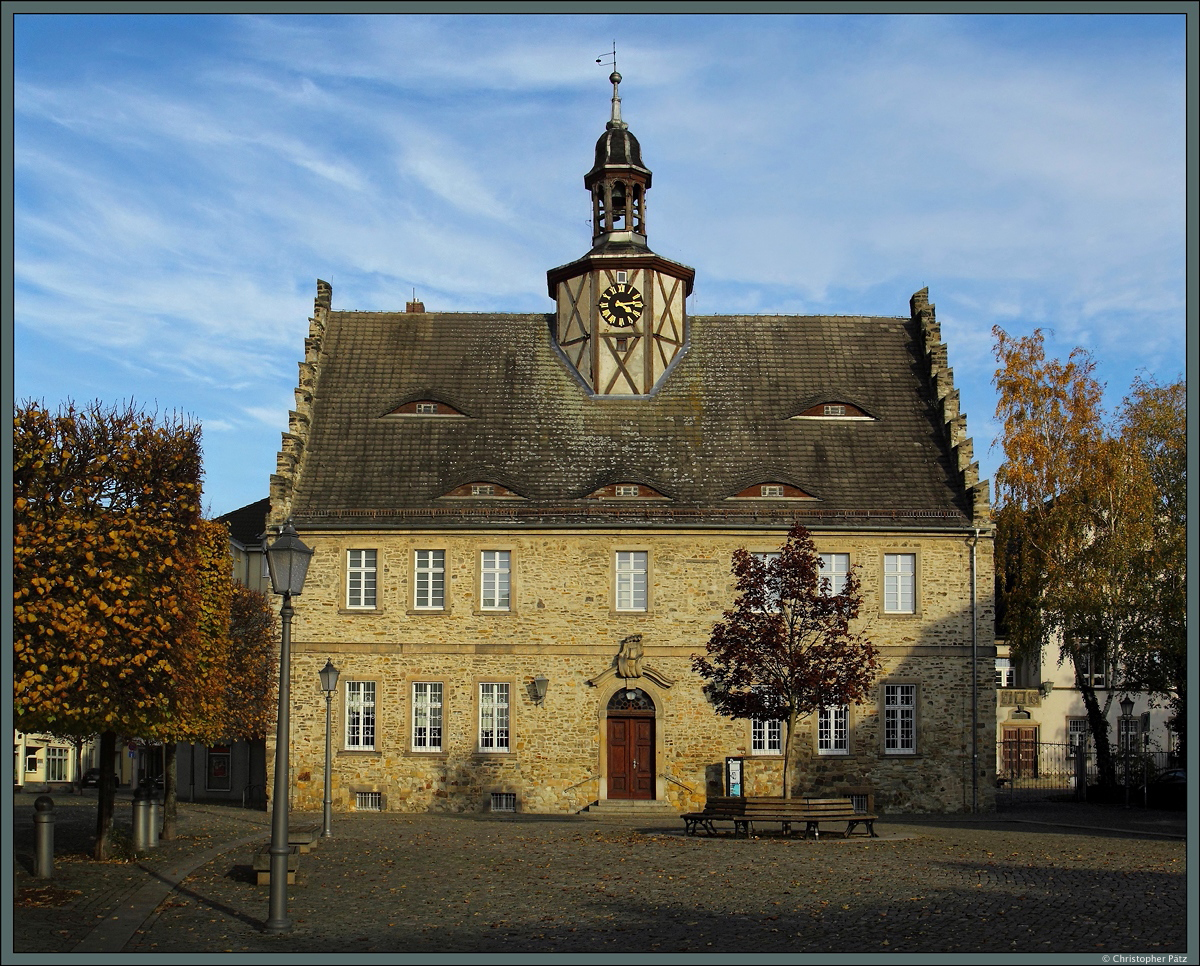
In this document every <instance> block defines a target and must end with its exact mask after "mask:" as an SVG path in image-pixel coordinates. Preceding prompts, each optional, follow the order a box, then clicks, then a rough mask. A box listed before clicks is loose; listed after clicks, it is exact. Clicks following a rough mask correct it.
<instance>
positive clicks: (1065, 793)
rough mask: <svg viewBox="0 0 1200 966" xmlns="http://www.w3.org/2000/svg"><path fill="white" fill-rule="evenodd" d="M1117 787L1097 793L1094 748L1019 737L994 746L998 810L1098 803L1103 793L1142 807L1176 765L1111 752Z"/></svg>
mask: <svg viewBox="0 0 1200 966" xmlns="http://www.w3.org/2000/svg"><path fill="white" fill-rule="evenodd" d="M1112 759H1113V768H1114V772H1115V780H1116V784H1115V786H1110V787H1109V789H1108V790H1106V792H1103V793H1102V792H1101V789H1100V786H1101V781H1100V769H1099V767H1098V765H1097V762H1096V752H1095V749H1093V748H1090V747H1087V748H1084V747H1081V746H1079V745H1076V744H1057V743H1054V742H1044V741H1035V740H1022V739H1020V738H1012V739H1004V740H1001V741H999V742H997V744H996V801H997V804H999V805H1005V804H1017V803H1020V802H1026V801H1037V800H1065V799H1069V800H1073V801H1080V802H1082V801H1089V800H1090V801H1096V800H1099V799H1100V798H1101V797H1102V795H1103V794H1110V795H1111V794H1116V795H1117V796H1119V797H1120V798H1121V799H1124V797H1125V790H1126V788H1128V791H1129V800H1130V802H1131V803H1132V804H1145V803H1146V801H1147V797H1148V796H1147V792H1148V789H1149V787H1150V785H1151V783H1152V782H1153V781H1154V779H1155V778H1156V777H1157V776H1158V775H1160V774H1162V773H1163V772H1164V771H1165V770H1167V769H1168V768H1175V767H1179V766H1180V762H1179V761H1177V760H1176V756H1175V755H1173V754H1172V753H1170V752H1166V751H1130V752H1129V754H1128V755H1126V754H1125V753H1124V751H1122V750H1121V749H1118V748H1115V747H1114V749H1113V753H1112Z"/></svg>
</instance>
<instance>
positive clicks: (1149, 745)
mask: <svg viewBox="0 0 1200 966" xmlns="http://www.w3.org/2000/svg"><path fill="white" fill-rule="evenodd" d="M1057 658H1058V655H1057V654H1054V655H1053V656H1052V655H1051V654H1045V655H1043V656H1041V657H1040V658H1035V659H1033V660H1026V661H1024V662H1022V661H1018V660H1015V659H1014V658H1012V656H1011V653H1010V649H1009V645H1008V642H1007V641H1003V640H997V642H996V737H997V739H998V742H999V744H998V746H997V750H996V771H997V773H998V774H999V775H1001V776H1005V777H1009V778H1014V777H1022V778H1039V777H1046V776H1045V774H1044V773H1045V772H1046V771H1047V770H1050V769H1052V770H1054V771H1058V772H1061V771H1064V770H1066V771H1067V772H1068V773H1069V772H1070V771H1071V770H1072V769H1073V766H1074V762H1075V758H1076V755H1077V753H1078V749H1079V747H1080V746H1081V745H1086V747H1087V749H1088V752H1089V754H1094V751H1093V750H1092V749H1093V748H1094V743H1093V741H1092V738H1091V732H1090V730H1089V728H1088V720H1087V710H1086V709H1085V708H1084V704H1083V695H1082V693H1081V692H1080V691H1079V689H1078V688H1077V687H1076V685H1075V667H1074V664H1073V663H1072V662H1071V660H1070V658H1068V657H1064V658H1063V659H1062V660H1061V661H1059V660H1058V659H1057ZM1089 673H1090V674H1091V675H1092V683H1093V686H1094V687H1095V688H1096V698H1097V700H1098V701H1099V702H1100V707H1101V708H1102V709H1103V710H1104V713H1105V717H1106V718H1107V720H1108V722H1109V726H1110V730H1109V739H1110V741H1111V744H1112V749H1113V754H1114V755H1120V754H1122V753H1123V752H1124V750H1125V742H1126V741H1131V744H1130V745H1129V749H1130V752H1131V753H1132V752H1138V753H1143V752H1151V753H1156V754H1157V753H1166V752H1173V751H1175V750H1176V749H1175V734H1174V732H1172V731H1171V729H1170V728H1169V727H1168V726H1167V721H1168V720H1169V719H1170V717H1171V707H1170V703H1169V701H1168V700H1167V698H1165V697H1164V696H1163V695H1157V694H1149V693H1147V692H1145V691H1126V690H1125V689H1124V688H1123V687H1121V686H1120V678H1119V674H1114V673H1113V669H1112V668H1106V667H1102V666H1096V667H1093V668H1090V669H1089ZM1127 694H1128V696H1129V697H1130V698H1132V699H1133V702H1134V704H1133V714H1132V715H1131V716H1130V717H1129V718H1128V719H1126V718H1123V717H1122V715H1121V700H1122V699H1123V698H1124V697H1125V696H1126V695H1127ZM1034 749H1040V750H1038V751H1035V750H1034Z"/></svg>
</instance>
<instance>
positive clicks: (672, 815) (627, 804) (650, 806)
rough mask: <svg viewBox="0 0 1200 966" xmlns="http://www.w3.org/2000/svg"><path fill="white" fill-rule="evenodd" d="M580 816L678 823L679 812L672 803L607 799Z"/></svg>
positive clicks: (592, 805) (584, 810) (597, 802)
mask: <svg viewBox="0 0 1200 966" xmlns="http://www.w3.org/2000/svg"><path fill="white" fill-rule="evenodd" d="M579 815H580V817H581V818H591V819H596V820H599V821H620V820H624V819H637V820H643V819H648V818H661V819H670V820H672V821H678V819H679V810H678V809H677V808H675V806H674V805H672V804H671V803H670V802H659V801H650V800H647V799H629V798H606V799H604V800H602V801H596V802H592V804H591V805H588V806H587V807H586V808H584V809H583V811H581V812H580V813H579Z"/></svg>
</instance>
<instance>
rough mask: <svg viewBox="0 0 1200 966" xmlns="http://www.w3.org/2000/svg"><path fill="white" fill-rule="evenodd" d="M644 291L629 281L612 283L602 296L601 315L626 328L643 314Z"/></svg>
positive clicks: (617, 325) (606, 320) (616, 325)
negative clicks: (640, 290)
mask: <svg viewBox="0 0 1200 966" xmlns="http://www.w3.org/2000/svg"><path fill="white" fill-rule="evenodd" d="M642 307H643V305H642V293H641V292H639V291H638V290H637V289H636V288H634V287H633V286H632V285H630V284H629V283H628V282H619V283H618V284H616V285H610V286H609V287H608V288H606V289H605V290H604V294H603V295H601V296H600V304H599V309H600V317H601V318H602V319H604V321H605V322H607V323H608V324H609V325H611V326H615V327H616V328H619V329H625V328H628V327H629V326H631V325H633V324H634V323H635V322H637V320H638V319H639V318H641V316H642Z"/></svg>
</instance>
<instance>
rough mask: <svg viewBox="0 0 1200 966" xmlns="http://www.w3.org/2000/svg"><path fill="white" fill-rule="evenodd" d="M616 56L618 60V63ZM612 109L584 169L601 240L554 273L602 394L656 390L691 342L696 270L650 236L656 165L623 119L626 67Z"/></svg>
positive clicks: (566, 323)
mask: <svg viewBox="0 0 1200 966" xmlns="http://www.w3.org/2000/svg"><path fill="white" fill-rule="evenodd" d="M614 66H615V65H614ZM608 79H609V81H611V82H612V88H613V93H612V116H611V117H610V118H609V119H608V123H607V124H605V125H604V133H603V134H601V135H600V140H598V141H597V142H596V160H595V163H594V164H593V165H592V169H591V170H590V171H589V172H588V173H587V174H585V175H584V176H583V185H584V187H585V188H587V189H588V191H589V192H591V195H592V248H591V251H589V252H588V253H587V254H586V255H584V256H583V257H582V258H579V259H576V260H575V261H573V262H569V263H567V264H566V265H560V266H558V268H552V269H550V271H548V272H547V273H546V285H547V290H548V293H549V295H550V297H551V298H552V299H554V301H555V313H554V324H553V334H554V345H555V348H556V349H557V350H558V351H559V353H560V354H561V356H562V358H563V360H564V361H565V362H566V363H567V365H568V366H570V367H571V370H572V371H573V372H574V374H575V376H576V377H577V378H578V380H579V382H580V383H581V384H582V386H583V387H584V389H585V390H586V391H587V392H588V393H590V394H591V395H592V396H593V397H595V398H606V397H607V398H613V397H625V398H628V397H631V396H633V397H636V396H650V395H653V393H654V392H655V391H656V390H657V389H658V387H659V386H660V385H662V383H663V380H665V379H666V378H667V377H668V376H669V374H670V372H671V370H672V368H673V367H674V365H675V363H676V361H677V360H678V359H680V358H681V357H682V356H683V354H684V353H685V352H686V351H687V348H688V318H687V297H688V296H689V295H690V294H691V292H692V282H693V280H694V279H695V276H696V273H695V270H693V269H691V268H689V267H688V266H687V265H681V264H680V263H679V262H675V261H672V260H671V259H669V258H663V257H662V256H661V255H656V254H655V253H654V252H652V251H651V250H650V248H649V246H648V245H647V244H646V191H647V189H648V188H649V187H650V169H649V168H647V167H646V166H645V165H644V164H643V163H642V146H641V145H640V144H638V140H637V138H635V137H634V136H633V135H632V134H631V133H630V131H629V125H627V124H626V123H625V122H624V121H623V120H621V94H620V84H621V75H620V74H618V73H617V72H616V71H615V70H614V71H613V72H612V74H610V75H609V78H608Z"/></svg>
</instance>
